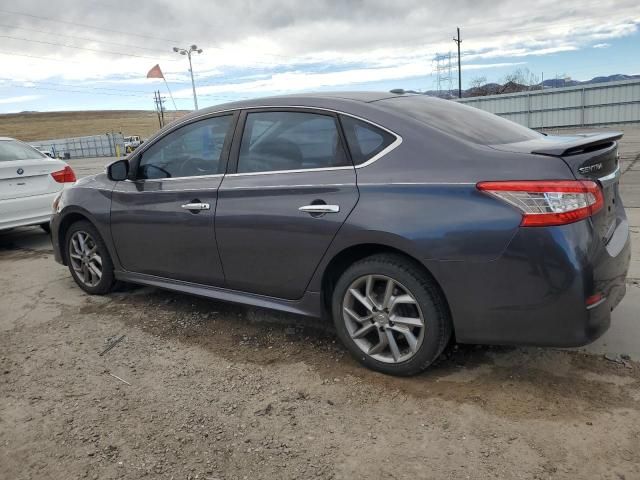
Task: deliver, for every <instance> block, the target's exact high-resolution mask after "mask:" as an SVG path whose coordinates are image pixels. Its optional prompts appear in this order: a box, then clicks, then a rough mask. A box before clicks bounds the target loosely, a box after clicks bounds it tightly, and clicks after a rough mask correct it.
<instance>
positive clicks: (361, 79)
mask: <svg viewBox="0 0 640 480" xmlns="http://www.w3.org/2000/svg"><path fill="white" fill-rule="evenodd" d="M523 63H524V62H506V63H493V64H468V65H465V67H464V68H465V70H478V69H486V68H500V67H510V66H515V65H521V64H523ZM430 73H431V66H430V64H427V65H425V64H422V63H415V62H414V63H407V64H405V65H401V66H394V67H382V68H359V69H351V70H341V71H337V72H329V73H315V72H305V71H294V72H286V73H276V74H273V75H271V76H270V77H268V78H264V79H261V80H254V81H250V82H229V83H221V84H218V85H204V86H203V85H200V86H199V87H198V95H201V96H206V95H213V94H220V93H237V94H244V93H286V92H298V91H305V90H314V89H316V90H317V89H321V88H325V87H337V86H346V87H348V86H349V85H353V84H361V83H367V82H379V81H384V80H396V79H404V78H412V77H421V76H425V75H428V74H430ZM173 95H174V97H175V98H190V97H191V95H192V92H191V89H188V88H185V89H181V90H178V91H176V92H174V93H173Z"/></svg>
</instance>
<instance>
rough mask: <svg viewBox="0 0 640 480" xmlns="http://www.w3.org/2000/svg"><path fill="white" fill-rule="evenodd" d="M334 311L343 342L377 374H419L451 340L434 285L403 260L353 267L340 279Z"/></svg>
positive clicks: (388, 257)
mask: <svg viewBox="0 0 640 480" xmlns="http://www.w3.org/2000/svg"><path fill="white" fill-rule="evenodd" d="M332 307H333V319H334V323H335V326H336V330H337V333H338V336H339V337H340V339H341V340H342V342H343V343H344V344H345V345H346V347H347V348H348V349H349V351H350V352H351V353H352V355H353V356H354V357H355V358H356V359H358V361H360V362H361V363H362V364H364V365H365V366H367V367H369V368H371V369H373V370H377V371H379V372H383V373H387V374H392V375H414V374H416V373H419V372H421V371H422V370H424V369H425V368H427V367H428V366H429V365H430V364H431V363H433V361H434V360H435V359H436V358H437V357H438V355H440V353H442V350H443V349H444V347H445V346H446V345H447V342H448V341H449V338H450V337H451V320H450V318H449V310H448V308H447V305H446V302H445V300H444V298H443V296H442V294H441V293H440V290H439V289H438V287H437V285H436V284H435V281H434V280H433V279H432V278H431V277H430V276H429V275H428V274H427V273H426V272H424V271H423V270H422V269H420V268H419V267H418V266H416V265H415V264H414V263H413V262H411V261H410V260H408V259H406V258H404V257H402V256H400V255H395V254H380V255H374V256H371V257H368V258H365V259H363V260H360V261H358V262H356V263H354V264H353V265H352V266H351V267H349V268H348V269H347V270H346V271H345V272H344V273H343V274H342V276H341V277H340V279H339V280H338V282H337V284H336V287H335V289H334V292H333V306H332Z"/></svg>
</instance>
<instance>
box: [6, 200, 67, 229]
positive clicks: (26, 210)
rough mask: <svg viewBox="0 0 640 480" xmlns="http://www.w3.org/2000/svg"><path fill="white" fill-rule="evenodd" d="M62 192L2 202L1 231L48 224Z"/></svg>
mask: <svg viewBox="0 0 640 480" xmlns="http://www.w3.org/2000/svg"><path fill="white" fill-rule="evenodd" d="M59 194H60V192H53V193H46V194H44V195H33V196H30V197H22V198H10V199H7V200H0V230H6V229H9V228H15V227H24V226H28V225H39V224H41V223H48V222H49V220H50V218H51V206H52V205H53V201H54V200H55V198H56V197H57V196H58V195H59Z"/></svg>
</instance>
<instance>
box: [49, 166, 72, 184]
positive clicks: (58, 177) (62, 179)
mask: <svg viewBox="0 0 640 480" xmlns="http://www.w3.org/2000/svg"><path fill="white" fill-rule="evenodd" d="M51 176H52V177H53V179H54V180H55V181H56V182H58V183H73V182H75V181H76V174H75V172H74V171H73V169H72V168H71V167H70V166H69V165H67V166H66V167H64V168H63V169H62V170H58V171H57V172H53V173H52V174H51Z"/></svg>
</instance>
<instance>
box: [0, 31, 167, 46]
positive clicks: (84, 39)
mask: <svg viewBox="0 0 640 480" xmlns="http://www.w3.org/2000/svg"><path fill="white" fill-rule="evenodd" d="M0 27H4V28H9V29H12V30H24V31H27V32H35V33H43V34H45V35H55V36H56V37H66V38H71V39H75V40H82V41H83V42H94V43H104V44H105V45H115V46H117V47H126V48H136V49H139V50H147V51H149V52H157V53H166V52H167V50H160V49H158V48H149V47H143V46H141V45H131V44H126V43H118V42H109V41H107V40H97V39H95V38H87V37H78V36H76V35H67V34H62V33H58V32H53V31H51V30H38V29H37V28H27V27H17V26H13V25H5V24H0Z"/></svg>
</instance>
